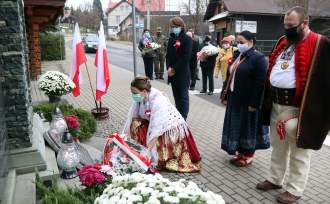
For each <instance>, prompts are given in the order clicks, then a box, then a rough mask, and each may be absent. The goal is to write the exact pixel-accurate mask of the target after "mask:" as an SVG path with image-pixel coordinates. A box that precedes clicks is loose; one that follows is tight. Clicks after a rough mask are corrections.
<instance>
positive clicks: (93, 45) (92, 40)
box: [82, 34, 99, 53]
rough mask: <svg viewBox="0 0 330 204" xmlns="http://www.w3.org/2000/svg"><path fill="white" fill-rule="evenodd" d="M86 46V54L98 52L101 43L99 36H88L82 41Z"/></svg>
mask: <svg viewBox="0 0 330 204" xmlns="http://www.w3.org/2000/svg"><path fill="white" fill-rule="evenodd" d="M82 41H83V44H84V49H85V52H86V53H87V52H96V50H97V44H98V42H99V40H98V37H97V35H95V34H88V35H87V36H86V37H84V38H83V39H82Z"/></svg>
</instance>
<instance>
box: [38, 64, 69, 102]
mask: <svg viewBox="0 0 330 204" xmlns="http://www.w3.org/2000/svg"><path fill="white" fill-rule="evenodd" d="M38 85H39V88H40V89H41V90H42V91H43V92H44V93H45V94H46V95H47V96H48V97H49V102H51V103H54V102H58V101H60V96H62V95H65V94H68V93H70V92H71V91H72V90H73V89H74V87H75V84H74V83H73V82H72V80H71V79H70V78H69V77H68V76H67V75H65V74H63V73H61V72H58V71H48V72H46V73H45V74H43V75H41V77H40V79H39V80H38Z"/></svg>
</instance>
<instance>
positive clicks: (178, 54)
mask: <svg viewBox="0 0 330 204" xmlns="http://www.w3.org/2000/svg"><path fill="white" fill-rule="evenodd" d="M170 27H171V34H170V38H169V40H168V44H167V53H166V67H167V75H168V81H169V83H171V85H172V92H173V96H174V100H175V106H176V108H177V109H178V111H179V112H180V113H181V115H182V117H183V118H184V119H187V116H188V112H189V94H188V90H189V85H190V67H189V61H190V58H191V51H192V40H191V38H190V37H189V36H187V35H186V33H185V25H184V21H183V20H182V18H180V17H174V18H172V19H171V20H170Z"/></svg>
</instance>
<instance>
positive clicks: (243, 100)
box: [222, 48, 267, 109]
mask: <svg viewBox="0 0 330 204" xmlns="http://www.w3.org/2000/svg"><path fill="white" fill-rule="evenodd" d="M244 57H245V58H246V59H245V60H244V61H243V62H242V63H241V64H240V65H239V67H238V68H237V70H236V74H235V81H234V92H232V93H230V94H231V100H230V103H233V104H235V105H238V106H246V107H248V106H251V107H254V108H257V109H260V106H261V103H262V99H263V91H264V84H265V77H266V71H267V61H266V58H265V56H264V55H263V54H262V53H260V52H258V51H256V50H255V49H254V48H251V49H250V50H248V51H247V52H246V53H244V54H243V55H242V56H241V59H242V58H244ZM230 69H231V67H229V68H228V74H227V75H229V71H230ZM228 80H229V77H227V79H226V81H225V83H224V88H223V89H225V87H226V85H227V83H228ZM229 90H230V88H228V93H229V92H230V91H229ZM222 94H223V93H222ZM227 95H228V94H227Z"/></svg>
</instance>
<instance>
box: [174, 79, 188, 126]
mask: <svg viewBox="0 0 330 204" xmlns="http://www.w3.org/2000/svg"><path fill="white" fill-rule="evenodd" d="M188 89H189V87H188V86H187V87H182V86H176V85H175V84H172V92H173V96H174V101H175V106H176V109H178V111H179V112H180V114H181V115H182V117H183V118H184V119H185V120H186V119H187V117H188V112H189V93H188Z"/></svg>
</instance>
